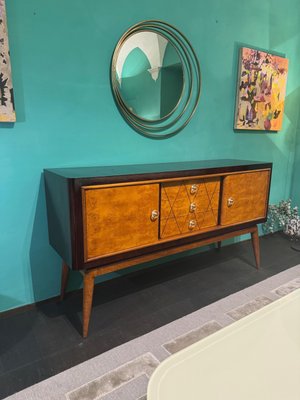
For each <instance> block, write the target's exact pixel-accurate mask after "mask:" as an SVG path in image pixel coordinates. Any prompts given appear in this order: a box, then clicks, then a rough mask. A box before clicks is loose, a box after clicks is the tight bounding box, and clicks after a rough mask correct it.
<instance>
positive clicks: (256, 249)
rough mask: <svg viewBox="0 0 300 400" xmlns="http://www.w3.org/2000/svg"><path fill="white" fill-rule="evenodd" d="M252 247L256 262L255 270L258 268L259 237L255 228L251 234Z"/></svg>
mask: <svg viewBox="0 0 300 400" xmlns="http://www.w3.org/2000/svg"><path fill="white" fill-rule="evenodd" d="M251 239H252V246H253V251H254V256H255V261H256V268H257V269H258V268H259V267H260V250H259V237H258V229H257V227H256V229H255V231H254V232H251Z"/></svg>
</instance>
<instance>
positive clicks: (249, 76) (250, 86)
mask: <svg viewBox="0 0 300 400" xmlns="http://www.w3.org/2000/svg"><path fill="white" fill-rule="evenodd" d="M287 73H288V59H287V58H284V57H279V56H277V55H274V54H270V53H266V52H264V51H260V50H255V49H249V48H246V47H242V48H241V50H240V60H239V72H238V74H239V77H238V87H237V96H236V114H235V124H234V128H235V129H247V130H264V131H279V130H280V129H281V127H282V120H283V113H284V99H285V90H286V81H287Z"/></svg>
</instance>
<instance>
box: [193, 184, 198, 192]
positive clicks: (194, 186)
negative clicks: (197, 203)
mask: <svg viewBox="0 0 300 400" xmlns="http://www.w3.org/2000/svg"><path fill="white" fill-rule="evenodd" d="M197 191H198V185H196V184H193V185H192V186H191V194H195V193H197Z"/></svg>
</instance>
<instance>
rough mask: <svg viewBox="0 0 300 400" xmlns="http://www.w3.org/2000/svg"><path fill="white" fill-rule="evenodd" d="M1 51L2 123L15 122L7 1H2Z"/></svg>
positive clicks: (0, 108)
mask: <svg viewBox="0 0 300 400" xmlns="http://www.w3.org/2000/svg"><path fill="white" fill-rule="evenodd" d="M0 49H1V50H0V65H1V68H0V122H14V121H15V120H16V113H15V106H14V94H13V85H12V79H11V68H10V56H9V46H8V36H7V24H6V10H5V0H0Z"/></svg>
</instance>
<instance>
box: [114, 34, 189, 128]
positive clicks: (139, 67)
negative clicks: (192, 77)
mask: <svg viewBox="0 0 300 400" xmlns="http://www.w3.org/2000/svg"><path fill="white" fill-rule="evenodd" d="M116 80H117V82H118V86H119V87H118V89H119V93H120V95H121V98H122V100H123V102H124V103H125V105H126V107H127V108H128V109H129V110H130V111H131V112H132V113H134V114H135V115H137V116H138V117H140V118H143V119H145V120H149V121H157V120H160V119H162V118H164V117H166V116H168V115H169V114H170V113H171V112H172V111H174V110H175V108H176V106H177V104H178V102H179V100H180V97H181V94H182V90H183V84H184V82H183V66H182V63H181V59H180V56H179V54H178V52H177V50H176V49H175V47H174V46H173V45H172V44H171V43H170V42H169V41H168V40H167V39H166V38H165V37H164V36H162V35H159V34H157V33H154V32H146V31H143V32H138V33H135V34H133V35H132V36H130V37H129V38H127V39H126V41H125V42H124V43H123V44H122V47H121V48H120V51H119V54H118V58H117V61H116Z"/></svg>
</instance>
